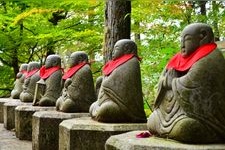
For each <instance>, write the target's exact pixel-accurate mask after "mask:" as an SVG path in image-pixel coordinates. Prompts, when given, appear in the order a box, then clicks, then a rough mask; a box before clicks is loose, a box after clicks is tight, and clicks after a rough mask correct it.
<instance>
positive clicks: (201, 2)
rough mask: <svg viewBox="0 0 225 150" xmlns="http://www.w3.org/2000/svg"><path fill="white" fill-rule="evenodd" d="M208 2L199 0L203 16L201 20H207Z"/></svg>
mask: <svg viewBox="0 0 225 150" xmlns="http://www.w3.org/2000/svg"><path fill="white" fill-rule="evenodd" d="M206 3H207V1H199V7H200V13H201V15H202V16H203V17H202V18H201V20H200V22H205V23H206V22H207V17H206Z"/></svg>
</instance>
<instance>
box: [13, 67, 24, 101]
mask: <svg viewBox="0 0 225 150" xmlns="http://www.w3.org/2000/svg"><path fill="white" fill-rule="evenodd" d="M27 66H28V65H27V64H22V65H21V66H20V69H19V72H18V73H17V75H16V81H15V82H14V88H13V90H12V91H11V97H12V98H13V99H18V98H19V97H20V93H21V92H22V91H23V83H24V79H25V76H26V73H27Z"/></svg>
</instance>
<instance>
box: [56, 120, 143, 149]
mask: <svg viewBox="0 0 225 150" xmlns="http://www.w3.org/2000/svg"><path fill="white" fill-rule="evenodd" d="M146 129H147V125H146V123H100V122H97V121H94V120H93V119H91V118H90V117H81V118H75V119H69V120H65V121H63V122H62V123H60V125H59V149H66V150H73V149H93V150H94V149H96V150H104V145H105V142H106V140H107V139H108V138H109V137H110V136H112V135H116V134H121V133H125V132H128V131H133V130H146Z"/></svg>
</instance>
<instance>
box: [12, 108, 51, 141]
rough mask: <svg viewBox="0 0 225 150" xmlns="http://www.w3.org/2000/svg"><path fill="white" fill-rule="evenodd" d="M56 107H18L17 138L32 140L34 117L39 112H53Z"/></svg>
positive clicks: (16, 119)
mask: <svg viewBox="0 0 225 150" xmlns="http://www.w3.org/2000/svg"><path fill="white" fill-rule="evenodd" d="M53 110H55V107H40V106H17V107H16V109H15V128H16V137H17V138H19V139H20V140H32V115H33V114H34V113H35V112H37V111H53Z"/></svg>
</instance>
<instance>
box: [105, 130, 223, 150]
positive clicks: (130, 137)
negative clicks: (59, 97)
mask: <svg viewBox="0 0 225 150" xmlns="http://www.w3.org/2000/svg"><path fill="white" fill-rule="evenodd" d="M141 132H143V131H132V132H127V133H124V134H119V135H114V136H111V137H110V138H109V139H108V140H107V141H106V145H105V149H106V150H224V149H225V144H205V145H203V144H202V145H194V144H183V143H180V142H177V141H174V140H170V139H165V138H164V139H163V138H157V137H150V138H136V134H139V133H141Z"/></svg>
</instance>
